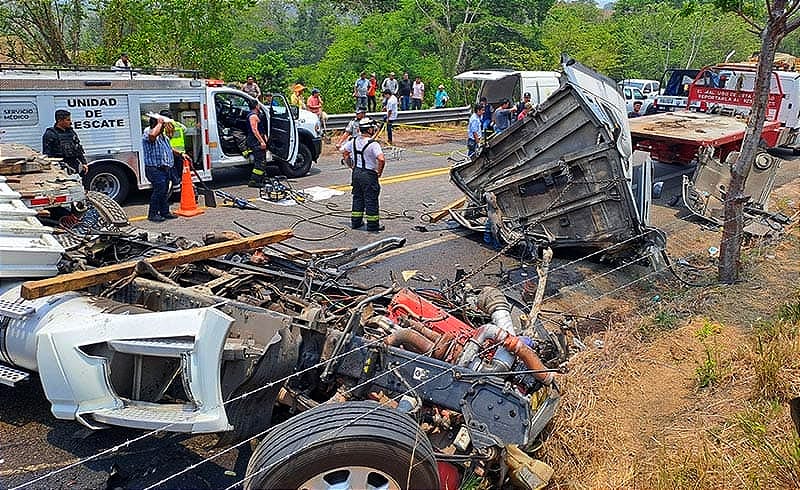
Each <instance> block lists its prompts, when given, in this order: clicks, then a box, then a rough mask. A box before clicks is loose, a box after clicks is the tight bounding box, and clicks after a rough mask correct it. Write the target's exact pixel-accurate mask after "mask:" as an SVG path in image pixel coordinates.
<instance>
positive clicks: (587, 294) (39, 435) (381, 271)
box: [0, 137, 800, 489]
mask: <svg viewBox="0 0 800 490" xmlns="http://www.w3.org/2000/svg"><path fill="white" fill-rule="evenodd" d="M410 138H411V137H409V140H403V139H399V140H398V141H397V143H398V145H399V146H401V147H403V148H405V150H404V151H402V152H401V153H400V154H390V155H388V156H389V158H388V159H387V160H388V161H387V166H386V172H385V174H384V178H383V184H382V192H381V214H382V215H383V216H384V219H383V223H384V224H385V225H386V230H385V231H384V232H382V233H379V234H373V233H368V232H365V231H354V230H350V229H349V228H348V224H349V202H350V195H349V194H348V193H347V191H346V186H347V185H348V184H349V172H348V170H347V169H346V168H344V167H342V166H341V165H340V164H339V160H338V157H337V156H335V155H331V154H327V155H326V156H324V158H322V159H321V161H320V162H319V164H318V165H316V166H315V167H314V169H313V170H312V172H311V174H310V175H308V176H306V177H304V178H301V179H295V180H293V181H291V185H292V186H293V187H294V188H295V189H304V188H308V187H312V186H323V187H334V188H337V189H341V190H344V191H345V193H344V194H343V195H340V196H335V197H332V198H331V199H329V200H326V201H321V202H313V203H305V205H302V206H301V205H295V206H278V205H275V204H272V203H267V202H261V201H258V200H254V199H255V198H256V197H257V192H256V190H255V189H250V188H248V187H246V186H245V185H244V183H245V182H246V180H247V177H248V172H247V170H245V169H229V170H225V171H220V172H218V173H217V174H216V175H215V180H214V182H213V184H212V187H214V188H223V189H225V190H226V191H228V192H230V193H232V194H234V195H237V196H240V197H242V198H247V199H251V200H253V201H252V203H253V204H254V205H256V206H257V207H258V208H259V210H240V209H236V208H232V207H226V206H219V207H217V208H209V209H206V210H205V213H204V214H202V215H200V216H197V217H193V218H189V219H184V218H181V219H178V220H172V221H168V222H165V223H161V224H154V223H150V222H147V221H146V220H143V219H142V217H143V216H144V215H145V214H146V207H147V206H146V201H147V198H148V195H147V193H141V194H139V195H136V196H134V198H133V201H132V202H131V203H129V204H128V205H127V206H126V210H127V211H128V213H129V215H130V216H131V217H133V220H134V222H135V224H136V225H137V226H139V227H141V228H145V229H148V230H153V231H160V232H170V233H172V234H174V235H181V236H186V237H188V238H190V239H195V240H200V239H201V238H202V236H203V235H204V234H205V233H207V232H211V231H218V230H235V231H244V229H243V228H240V227H238V226H237V225H236V224H235V223H234V221H236V222H239V223H241V224H243V225H245V226H246V227H247V228H249V229H252V230H255V231H258V232H262V231H269V230H275V229H280V228H292V229H293V230H294V232H295V235H296V238H293V239H292V240H291V241H289V242H288V243H290V244H292V245H294V246H297V247H302V248H304V249H321V248H331V247H340V246H358V245H363V244H366V243H369V242H371V241H374V240H376V239H380V238H385V237H389V236H399V237H404V238H405V239H406V246H405V247H404V248H403V249H400V250H397V251H395V252H393V253H391V254H388V256H387V257H386V258H385V259H384V260H382V261H380V262H375V263H372V264H370V265H368V266H365V267H360V268H358V269H356V270H353V271H352V272H351V274H350V276H351V277H352V278H353V279H355V280H358V281H360V282H364V283H371V284H388V283H389V282H390V281H391V275H392V274H394V275H395V277H400V272H402V271H404V270H418V271H420V272H421V273H422V274H423V277H422V278H421V279H424V280H430V281H431V282H430V284H432V285H437V284H438V281H439V280H440V279H442V278H452V277H453V275H454V272H455V266H456V264H460V265H461V266H462V267H463V268H464V269H466V270H467V271H470V270H472V269H474V268H476V267H478V266H480V265H482V264H484V263H485V262H486V261H487V260H488V259H490V258H492V257H494V256H495V254H496V252H495V250H493V249H491V248H490V247H488V246H487V245H486V244H484V243H483V241H482V237H481V235H480V234H471V233H468V232H465V231H464V230H461V229H458V228H457V227H455V226H453V224H452V223H448V222H446V221H445V222H442V223H440V224H436V225H430V224H428V223H426V222H425V221H424V220H422V219H421V216H422V215H423V214H425V213H428V212H431V211H435V210H438V209H440V208H442V207H443V206H445V205H446V204H448V203H450V202H452V201H454V200H456V199H458V198H460V197H461V196H462V194H461V193H460V192H459V191H458V190H457V189H456V188H455V187H454V186H453V185H452V184H450V182H449V177H448V172H447V167H448V162H447V159H446V157H447V155H448V154H449V153H450V152H452V151H454V150H462V149H463V148H462V144H461V143H460V142H451V143H443V144H437V145H428V146H418V145H415V144H414V143H413V141H411V140H410ZM681 170H683V169H680V168H676V167H674V166H666V165H658V166H657V168H656V172H657V176H658V175H660V176H668V175H672V177H671V178H670V179H669V180H668V181H667V182H666V185H665V189H664V193H663V196H662V198H661V199H660V200H657V201H655V202H654V208H653V221H654V223H655V224H657V225H658V226H660V227H662V228H663V229H665V230H666V231H667V233H668V235H669V242H668V243H669V247H670V253H671V254H675V255H678V256H683V255H686V254H692V253H696V254H701V255H702V254H704V253H706V249H707V243H709V241H712V242H713V240H717V241H718V239H719V234H718V231H717V230H713V229H709V228H707V227H704V226H702V225H701V224H699V223H698V222H696V221H691V220H686V219H684V218H685V212H682V211H681V210H680V209H678V208H673V207H670V206H668V205H667V204H666V203H667V202H668V201H669V200H670V198H671V197H672V196H673V195H675V194H676V193H679V183H680V179H679V177H678V176H677V175H675V174H676V173H677V172H679V171H681ZM798 175H800V165H798V161H797V160H790V161H786V162H784V166H783V168H782V171H781V175H780V177H779V180H778V184H780V183H782V182H786V181H788V180H790V179H792V178H796V177H797V176H798ZM521 265H523V266H524V264H521V263H520V261H519V259H516V258H513V257H507V256H504V257H500V258H498V259H497V260H494V261H492V262H491V265H490V266H489V267H487V268H486V269H485V271H484V273H483V274H480V275H478V276H476V277H475V282H476V283H479V284H480V283H494V284H496V283H497V282H498V281H499V280H500V279H501V276H503V277H505V278H506V279H507V280H510V281H512V282H515V283H522V282H524V280H525V278H526V277H527V276H528V275H533V276H535V272H534V271H533V270H529V269H528V268H527V267H522V268H520V266H521ZM552 269H553V273H552V274H551V277H550V282H549V283H548V284H549V285H548V290H547V295H548V297H550V296H552V298H551V299H552V301H550V302H546V303H545V307H546V308H547V307H551V308H554V309H557V308H559V307H561V308H564V307H569V308H571V311H572V312H573V313H575V314H583V315H589V314H594V313H596V312H597V310H598V308H599V306H598V301H599V299H600V298H603V297H614V296H615V295H617V294H619V292H620V291H627V290H628V289H629V288H628V287H629V286H630V287H633V286H634V285H635V286H640V285H641V282H639V281H640V279H641V278H648V276H650V275H651V274H652V272H651V271H650V270H649V269H648V267H647V266H646V264H634V263H631V264H623V265H622V266H620V265H615V266H612V265H603V264H598V263H596V262H592V261H587V260H581V258H580V256H572V257H559V258H558V259H557V260H556V261H555V262H554V264H553V266H552ZM509 270H510V271H511V272H510V273H508V274H506V272H508V271H509ZM410 284H411V285H413V286H418V287H424V286H425V285H426V284H427V283H426V282H422V281H420V280H414V279H412V280H411V281H410ZM636 294H640V295H648V294H653V292H652V291H651V290H649V289H647V288H644V289H642V290H641V291H637V293H636ZM49 408H50V407H49V403H48V402H47V401H46V399H45V397H44V394H43V392H42V389H41V387H40V386H39V383H38V381H37V380H36V379H34V380H32V382H30V383H28V384H27V385H25V386H23V387H21V388H18V389H15V390H11V389H9V388H7V387H5V386H0V488H8V487H13V486H16V485H20V484H24V483H26V482H30V481H31V480H33V479H35V478H38V477H41V476H44V475H47V474H48V473H49V472H51V471H53V470H56V469H58V468H61V467H64V466H69V465H74V466H71V467H69V469H67V470H65V471H63V472H60V473H59V474H57V475H55V476H52V477H49V478H46V479H44V480H41V481H38V482H36V483H33V484H31V485H29V486H27V487H26V488H42V489H53V488H99V489H102V488H115V487H122V488H144V487H147V486H148V485H151V484H153V483H155V482H158V481H159V480H161V479H162V478H164V477H167V476H169V475H172V474H174V473H177V472H180V471H181V470H184V469H185V468H187V467H188V466H189V465H193V464H198V463H200V462H201V461H203V460H204V458H208V457H211V456H213V455H216V454H218V453H219V451H220V450H222V449H224V448H217V447H215V446H214V444H215V441H216V439H215V436H213V435H203V436H194V437H192V436H188V435H181V434H158V435H155V436H152V437H148V438H147V439H145V440H143V441H141V442H136V443H133V444H131V445H130V446H128V447H124V448H119V449H118V450H115V451H109V452H108V453H106V454H103V455H102V456H100V457H98V458H96V459H93V460H92V461H89V462H85V463H80V462H81V460H82V459H83V458H87V457H89V456H92V455H95V454H98V453H99V452H101V451H108V450H109V449H112V448H114V447H115V446H117V445H120V444H122V443H124V442H125V441H128V440H131V439H133V438H136V437H138V436H141V435H142V432H140V431H135V430H128V429H120V428H111V429H107V430H103V431H98V432H93V431H90V430H88V429H85V428H83V427H82V426H81V425H79V424H78V423H77V422H71V421H59V420H56V419H54V418H53V416H52V415H51V414H50V412H49ZM250 452H251V450H250V447H249V446H247V445H245V446H244V447H243V448H238V449H233V450H230V451H228V452H225V453H222V454H221V455H220V456H218V457H216V458H215V459H213V460H211V461H208V462H205V463H203V464H200V465H199V466H198V467H197V468H195V469H192V470H191V471H188V472H186V473H185V474H182V475H180V476H178V477H176V478H175V479H173V480H170V481H169V482H168V483H166V484H164V486H163V487H161V488H225V487H227V486H228V485H231V484H233V483H234V482H236V481H238V480H239V479H241V478H242V477H243V475H244V471H245V468H246V464H247V459H248V457H249V455H250Z"/></svg>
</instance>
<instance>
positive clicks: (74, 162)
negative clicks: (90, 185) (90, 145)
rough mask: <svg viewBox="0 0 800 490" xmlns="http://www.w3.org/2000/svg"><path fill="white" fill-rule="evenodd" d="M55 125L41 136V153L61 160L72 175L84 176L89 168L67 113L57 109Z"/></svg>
mask: <svg viewBox="0 0 800 490" xmlns="http://www.w3.org/2000/svg"><path fill="white" fill-rule="evenodd" d="M55 118H56V123H55V125H54V126H53V127H52V128H47V129H46V130H45V132H44V134H43V135H42V153H44V154H45V155H47V156H49V157H53V158H61V159H62V160H63V161H64V163H65V164H66V165H67V167H68V168H69V169H70V170H71V171H72V173H77V174H80V175H81V176H84V175H86V171H87V170H88V169H89V166H88V165H87V164H86V156H85V155H84V152H83V146H81V140H80V139H79V138H78V135H77V134H76V133H75V130H74V129H72V117H71V115H70V113H69V111H65V110H64V109H59V110H57V111H56V114H55Z"/></svg>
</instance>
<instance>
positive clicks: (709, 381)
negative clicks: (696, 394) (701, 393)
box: [695, 322, 721, 388]
mask: <svg viewBox="0 0 800 490" xmlns="http://www.w3.org/2000/svg"><path fill="white" fill-rule="evenodd" d="M719 333H720V327H719V326H717V325H715V324H713V323H711V322H705V323H704V324H703V326H702V327H700V329H698V330H697V332H695V337H697V340H699V341H700V344H701V345H702V346H703V353H704V354H705V357H704V359H703V361H702V362H701V363H700V366H698V367H697V368H696V369H695V375H696V376H697V385H698V387H700V388H708V387H709V386H711V385H713V384H716V383H717V382H718V381H719V380H720V378H721V372H720V366H719V360H718V359H717V352H716V348H715V345H714V337H715V336H716V335H717V334H719Z"/></svg>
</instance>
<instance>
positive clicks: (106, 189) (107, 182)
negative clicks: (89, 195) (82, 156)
mask: <svg viewBox="0 0 800 490" xmlns="http://www.w3.org/2000/svg"><path fill="white" fill-rule="evenodd" d="M85 182H86V189H87V190H90V191H96V192H100V193H103V194H105V195H107V196H108V197H110V198H111V199H113V200H115V201H117V202H118V203H120V204H122V203H124V202H125V199H127V197H128V193H129V192H130V186H131V183H130V181H129V180H128V176H127V175H126V174H125V171H124V170H122V169H121V168H119V167H118V166H116V165H114V164H111V163H96V164H93V165H89V173H88V174H86V180H85Z"/></svg>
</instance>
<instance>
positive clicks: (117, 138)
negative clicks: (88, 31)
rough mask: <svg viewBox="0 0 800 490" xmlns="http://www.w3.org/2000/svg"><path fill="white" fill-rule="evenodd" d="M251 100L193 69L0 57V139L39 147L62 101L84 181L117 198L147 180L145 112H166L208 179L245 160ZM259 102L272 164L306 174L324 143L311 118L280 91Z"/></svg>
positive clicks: (200, 172) (285, 172) (292, 173)
mask: <svg viewBox="0 0 800 490" xmlns="http://www.w3.org/2000/svg"><path fill="white" fill-rule="evenodd" d="M251 99H252V98H251V97H250V96H249V95H247V94H245V93H244V92H242V91H241V90H238V89H236V88H232V87H230V86H227V85H226V84H225V83H224V82H223V81H221V80H213V79H204V78H200V77H199V74H198V73H197V72H187V71H175V70H171V71H169V72H167V71H164V70H159V71H153V72H152V73H144V72H139V71H135V70H134V71H128V70H104V69H96V68H91V69H90V68H83V69H61V68H49V67H40V66H23V65H0V142H3V143H21V144H25V145H28V146H31V147H33V148H41V145H42V134H43V133H44V131H45V129H47V127H48V126H52V125H53V124H54V122H55V121H54V113H55V111H56V110H58V109H66V110H68V111H69V112H70V113H71V116H72V125H73V128H74V129H75V131H76V132H77V134H78V136H79V137H80V140H81V144H82V146H83V148H84V150H85V152H86V158H87V160H88V162H89V171H88V174H87V175H86V178H85V179H84V182H85V184H86V187H87V189H89V190H94V191H99V192H103V193H104V194H107V195H109V196H111V197H112V198H114V199H115V200H116V201H118V202H124V201H125V199H126V197H127V196H128V194H129V192H130V191H131V190H132V189H147V188H150V187H151V186H150V183H149V182H148V180H147V179H146V177H145V174H144V160H143V158H142V133H143V131H144V129H146V128H147V126H148V121H149V116H148V114H154V113H156V114H157V113H159V112H161V111H163V110H169V111H170V113H171V114H172V116H173V118H174V119H175V120H176V121H177V122H178V123H180V124H178V126H180V127H181V129H183V141H182V142H180V141H178V142H177V144H181V143H182V145H183V149H184V151H185V152H186V153H187V154H188V155H189V156H190V157H191V159H192V162H193V165H194V167H195V170H197V173H198V175H199V176H200V178H202V179H203V180H210V179H211V178H212V170H215V169H218V168H222V167H231V166H239V165H248V164H250V162H249V161H248V158H247V155H248V153H249V152H248V151H247V147H246V145H245V144H244V139H245V136H246V134H247V128H248V121H247V116H248V113H249V109H248V104H247V103H248V100H251ZM261 108H262V110H263V112H264V113H265V114H267V115H268V116H267V118H268V128H269V134H270V138H269V150H270V151H271V152H272V155H273V157H274V163H273V164H275V165H277V166H278V167H279V170H280V172H281V173H282V174H283V175H285V176H287V177H293V178H294V177H301V176H303V175H305V174H307V173H308V172H309V170H310V168H311V165H312V163H313V162H314V161H316V160H317V158H318V157H319V155H320V153H321V151H322V129H321V126H320V123H319V119H318V118H317V116H316V115H314V114H312V113H311V112H308V111H305V110H300V111H296V110H295V108H291V107H290V106H289V104H288V102H287V101H286V99H285V98H284V97H283V96H282V95H279V94H275V96H274V98H273V102H272V104H271V105H270V106H269V107H266V106H264V105H263V104H262V106H261ZM175 143H176V142H175V140H173V144H175Z"/></svg>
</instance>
